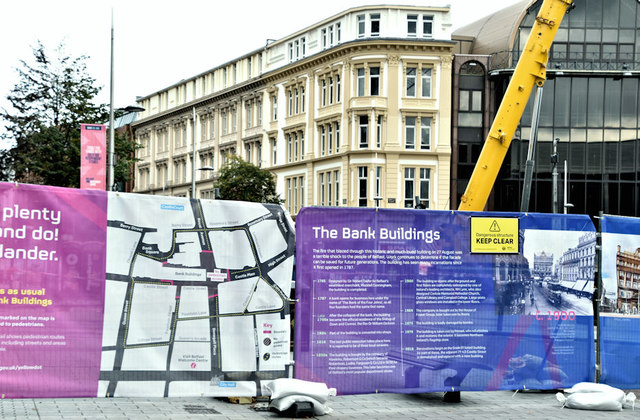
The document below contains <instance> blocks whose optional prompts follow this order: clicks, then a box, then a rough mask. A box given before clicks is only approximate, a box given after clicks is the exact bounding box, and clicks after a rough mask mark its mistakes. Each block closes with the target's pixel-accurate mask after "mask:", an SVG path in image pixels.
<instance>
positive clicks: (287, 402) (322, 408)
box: [269, 395, 333, 416]
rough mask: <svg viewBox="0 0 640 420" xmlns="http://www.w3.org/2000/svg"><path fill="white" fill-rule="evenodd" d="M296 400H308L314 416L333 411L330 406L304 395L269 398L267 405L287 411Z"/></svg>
mask: <svg viewBox="0 0 640 420" xmlns="http://www.w3.org/2000/svg"><path fill="white" fill-rule="evenodd" d="M296 402H310V403H311V404H313V414H314V415H316V416H324V415H325V414H331V413H332V412H333V410H332V409H331V408H330V407H328V406H326V405H325V404H323V403H321V402H320V401H318V400H316V399H315V398H311V397H308V396H306V395H288V396H286V397H281V398H277V399H275V400H271V402H270V403H269V407H270V408H275V409H276V410H278V411H280V412H283V411H287V410H288V409H289V408H290V407H291V406H292V405H293V404H294V403H296Z"/></svg>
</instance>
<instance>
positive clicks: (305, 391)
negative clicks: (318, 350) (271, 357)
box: [265, 378, 336, 404]
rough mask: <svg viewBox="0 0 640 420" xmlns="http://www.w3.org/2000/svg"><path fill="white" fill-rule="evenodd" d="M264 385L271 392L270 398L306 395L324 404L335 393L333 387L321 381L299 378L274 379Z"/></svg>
mask: <svg viewBox="0 0 640 420" xmlns="http://www.w3.org/2000/svg"><path fill="white" fill-rule="evenodd" d="M265 386H266V388H268V389H269V391H270V392H271V399H272V400H275V399H278V398H282V397H286V396H288V395H306V396H308V397H311V398H313V399H315V400H318V401H320V403H322V404H324V403H326V402H327V400H328V399H329V397H335V395H336V389H335V388H327V385H326V384H324V383H322V382H309V381H303V380H301V379H289V378H280V379H274V380H273V381H271V382H269V383H268V384H266V385H265Z"/></svg>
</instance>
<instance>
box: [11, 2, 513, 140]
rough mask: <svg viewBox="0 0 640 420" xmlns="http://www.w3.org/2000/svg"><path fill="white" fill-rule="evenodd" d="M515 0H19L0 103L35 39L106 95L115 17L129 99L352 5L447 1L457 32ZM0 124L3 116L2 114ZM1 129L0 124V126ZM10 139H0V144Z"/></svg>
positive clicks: (123, 89)
mask: <svg viewBox="0 0 640 420" xmlns="http://www.w3.org/2000/svg"><path fill="white" fill-rule="evenodd" d="M519 1H521V0H491V1H487V0H484V1H483V0H400V1H398V0H322V1H317V2H315V1H314V2H308V1H301V0H270V1H264V0H245V1H243V2H241V3H235V2H233V1H224V2H223V1H220V0H216V1H214V0H181V1H166V0H21V1H1V2H0V39H2V42H1V43H0V57H2V60H0V107H1V108H5V109H6V108H7V107H8V106H9V104H8V102H7V101H6V96H7V95H8V94H9V92H10V90H11V89H12V88H13V87H14V85H15V84H16V83H17V81H18V77H17V73H16V68H17V67H19V66H20V60H26V61H30V60H31V58H32V57H33V55H32V47H33V46H35V45H36V44H37V42H38V41H41V42H42V43H43V45H44V46H45V47H46V48H47V50H48V51H49V52H50V53H53V51H54V50H55V49H56V48H57V47H58V45H59V44H60V43H64V45H65V50H64V51H65V52H66V53H67V54H68V55H70V56H72V57H78V56H80V55H86V56H88V57H89V59H88V60H87V71H88V73H89V75H90V76H92V77H93V78H95V79H96V85H97V86H99V87H102V90H101V92H100V94H99V96H98V98H97V101H98V102H99V103H109V97H110V95H109V92H110V90H109V87H110V67H111V65H110V63H111V62H110V57H111V17H112V13H113V27H114V47H113V51H114V54H113V55H114V59H113V66H114V71H113V76H114V77H113V80H114V95H113V96H114V101H113V105H114V107H116V108H119V107H125V106H128V105H134V104H135V99H136V97H137V96H146V95H149V94H152V93H154V92H156V91H159V90H161V89H163V88H165V87H167V86H170V85H172V84H174V83H177V82H179V81H180V80H182V79H187V78H189V77H192V76H195V75H197V74H199V73H202V72H204V71H207V70H209V69H211V68H214V67H217V66H218V65H220V64H223V63H225V62H227V61H230V60H232V59H234V58H236V57H239V56H241V55H244V54H245V53H247V52H250V51H253V50H256V49H258V48H260V47H262V46H264V45H265V43H266V40H267V39H269V38H270V39H280V38H283V37H285V36H287V35H289V34H292V33H294V32H296V31H297V30H299V29H302V28H305V27H307V26H310V25H312V24H313V23H315V22H318V21H320V20H323V19H325V18H328V17H330V16H333V15H335V14H337V13H339V12H341V11H344V10H346V9H348V8H351V7H356V6H363V5H371V4H403V5H406V4H415V5H421V6H443V5H447V4H448V5H450V6H451V15H452V23H453V25H452V28H453V30H455V29H457V28H459V27H461V26H464V25H466V24H468V23H471V22H473V21H475V20H477V19H479V18H481V17H483V16H486V15H488V14H490V13H493V12H495V11H497V10H500V9H502V8H504V7H506V6H509V5H511V4H514V3H517V2H519ZM0 123H1V122H0ZM1 132H4V129H3V128H0V133H1ZM7 145H8V143H6V142H3V140H0V147H7Z"/></svg>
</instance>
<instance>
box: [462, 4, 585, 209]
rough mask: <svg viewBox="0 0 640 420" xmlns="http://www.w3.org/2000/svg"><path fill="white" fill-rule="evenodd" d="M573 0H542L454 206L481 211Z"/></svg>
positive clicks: (544, 75) (540, 84)
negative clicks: (491, 122) (474, 164)
mask: <svg viewBox="0 0 640 420" xmlns="http://www.w3.org/2000/svg"><path fill="white" fill-rule="evenodd" d="M572 3H573V0H544V2H543V3H542V7H540V12H539V13H538V16H537V17H536V20H535V22H534V24H533V27H532V28H531V33H530V34H529V38H528V39H527V43H526V44H525V48H524V50H523V51H522V55H521V56H520V59H519V60H518V63H517V64H516V67H515V69H514V71H513V75H512V77H511V81H510V82H509V85H508V86H507V90H506V92H505V95H504V98H503V99H502V102H501V103H500V107H499V108H498V112H497V113H496V116H495V118H494V120H493V124H492V125H491V128H490V129H489V134H488V136H487V140H486V141H485V143H484V146H483V147H482V151H481V152H480V157H479V158H478V162H477V163H476V166H475V168H474V170H473V173H472V174H471V179H470V180H469V184H468V185H467V188H466V190H465V192H464V194H463V195H462V197H461V198H460V206H459V207H458V210H471V211H482V210H483V209H484V207H485V205H486V203H487V199H488V198H489V194H490V193H491V189H492V188H493V184H494V183H495V181H496V177H497V176H498V171H499V170H500V167H501V166H502V162H503V161H504V158H505V156H506V154H507V150H509V145H510V144H511V140H512V139H513V134H514V133H515V131H516V128H517V127H518V123H519V122H520V118H522V113H523V112H524V108H525V106H526V105H527V101H528V100H529V96H530V95H531V91H532V90H533V87H534V86H536V85H537V86H542V85H543V84H544V81H545V79H546V68H547V61H548V59H549V50H550V49H551V44H552V43H553V39H554V37H555V36H556V32H557V31H558V27H559V26H560V23H561V22H562V18H563V17H564V15H565V14H566V13H567V9H568V8H569V7H570V6H571V4H572Z"/></svg>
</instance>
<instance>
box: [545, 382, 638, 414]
mask: <svg viewBox="0 0 640 420" xmlns="http://www.w3.org/2000/svg"><path fill="white" fill-rule="evenodd" d="M565 392H566V393H567V394H568V396H565V395H564V394H562V393H561V392H558V393H557V394H556V399H557V400H558V401H560V402H561V403H562V406H563V407H567V408H577V409H579V410H599V411H622V408H623V407H624V406H631V407H632V408H634V409H635V400H636V396H635V394H634V393H633V392H630V393H628V394H626V395H625V393H624V391H622V390H621V389H618V388H614V387H612V386H609V385H606V384H596V383H592V382H580V383H577V384H575V385H574V386H572V387H571V388H569V389H565Z"/></svg>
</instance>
